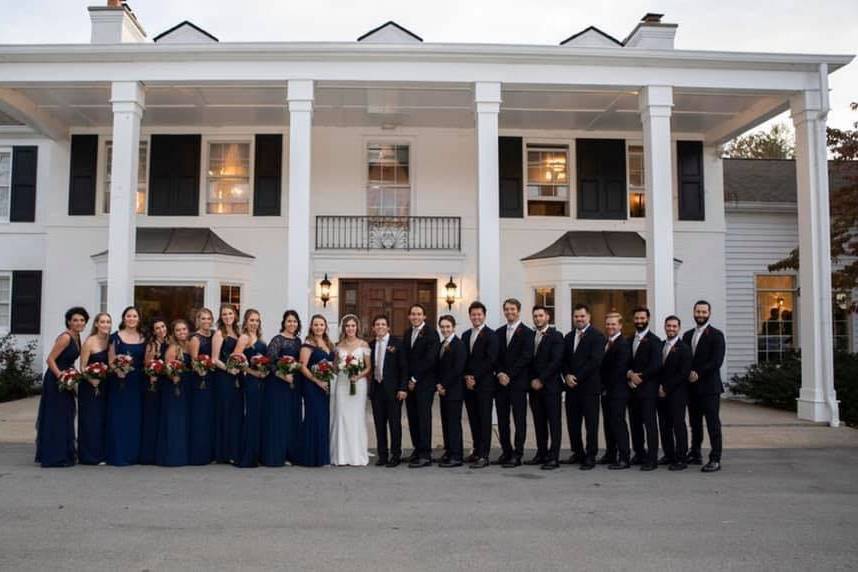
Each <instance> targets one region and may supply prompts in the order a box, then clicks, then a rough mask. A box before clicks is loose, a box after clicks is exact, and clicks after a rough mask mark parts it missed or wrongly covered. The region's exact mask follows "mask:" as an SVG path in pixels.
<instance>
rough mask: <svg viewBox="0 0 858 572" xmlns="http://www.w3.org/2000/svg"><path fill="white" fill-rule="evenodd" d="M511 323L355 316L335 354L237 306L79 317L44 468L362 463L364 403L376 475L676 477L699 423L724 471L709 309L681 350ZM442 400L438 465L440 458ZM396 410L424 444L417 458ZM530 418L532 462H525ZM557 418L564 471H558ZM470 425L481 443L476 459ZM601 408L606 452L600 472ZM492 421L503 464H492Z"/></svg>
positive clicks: (672, 330) (696, 443)
mask: <svg viewBox="0 0 858 572" xmlns="http://www.w3.org/2000/svg"><path fill="white" fill-rule="evenodd" d="M503 312H504V318H505V320H506V324H505V325H504V326H501V327H500V328H498V329H496V330H495V329H491V328H489V327H488V326H487V325H486V308H485V306H484V305H483V304H482V303H480V302H473V303H472V304H471V305H470V307H469V309H468V315H469V320H470V327H468V328H466V329H464V331H463V332H462V334H461V337H460V336H459V335H457V333H456V329H457V324H456V319H455V317H453V316H451V315H444V316H442V317H441V318H440V319H439V320H438V323H437V324H431V325H430V324H427V323H426V310H425V308H424V307H423V306H421V305H420V304H413V305H412V306H411V308H410V310H409V321H410V325H411V326H410V327H409V328H408V330H407V331H406V332H404V333H403V334H402V335H401V336H396V335H393V334H392V333H391V332H390V320H389V318H388V317H387V316H384V315H379V316H376V317H375V318H373V323H372V324H371V326H372V332H373V336H372V339H371V340H369V341H368V342H367V341H364V340H363V339H361V338H360V337H359V332H360V331H361V324H360V321H359V319H358V317H357V316H354V315H346V316H344V317H343V318H342V319H341V321H340V324H339V327H338V330H339V331H338V332H337V341H336V342H333V341H332V339H331V335H333V334H331V335H329V326H328V322H327V320H326V318H325V317H324V316H322V315H314V316H312V317H311V318H310V323H309V325H308V331H307V332H306V334H304V333H303V332H302V322H301V317H300V316H299V315H298V314H297V313H296V312H295V311H292V310H287V311H286V312H285V313H284V314H283V316H282V319H281V321H280V324H279V332H278V333H277V334H276V335H274V336H273V337H271V338H270V340H269V341H268V342H267V343H266V342H265V340H264V338H263V328H262V319H261V316H260V314H259V312H257V311H256V310H253V309H249V310H246V311H245V312H244V315H243V316H241V317H240V316H239V314H238V311H237V309H236V307H235V306H232V305H230V304H224V305H222V306H221V308H220V310H219V313H218V316H217V317H215V316H214V314H213V313H212V312H211V311H210V310H209V309H207V308H203V309H200V310H199V311H197V312H196V316H195V320H194V323H193V324H190V323H188V322H187V321H186V320H183V319H179V320H174V321H171V322H169V323H168V322H167V321H165V320H163V319H159V318H155V319H153V320H151V322H150V323H148V324H145V325H144V324H143V323H142V322H141V314H140V312H139V310H138V309H137V308H135V307H129V308H126V309H125V310H124V311H123V312H122V315H121V316H120V317H119V323H118V324H114V321H113V319H112V317H111V316H110V315H109V314H107V313H100V314H98V315H96V316H95V317H94V318H93V320H92V326H91V329H90V331H89V334H88V335H87V336H85V337H84V335H83V334H84V331H85V330H86V326H87V323H88V322H89V315H88V313H87V311H86V310H85V309H84V308H81V307H75V308H71V309H69V310H68V311H67V312H66V315H65V323H66V330H65V331H63V332H62V333H61V334H60V335H59V336H58V337H57V339H56V341H55V343H54V345H53V347H52V349H51V351H50V353H49V355H48V357H47V360H46V361H47V365H48V369H47V371H46V372H45V375H44V378H43V388H42V397H41V400H40V404H39V414H38V420H37V436H36V462H38V463H40V464H41V465H42V466H43V467H68V466H72V465H74V464H76V463H81V464H88V465H104V464H107V465H114V466H126V465H135V464H154V465H161V466H169V467H175V466H183V465H207V464H210V463H222V464H231V465H234V466H237V467H257V466H270V467H280V466H284V465H287V464H288V465H302V466H326V465H338V466H363V465H367V464H368V463H369V453H368V436H367V426H368V423H367V419H366V415H367V407H366V403H367V401H368V400H369V401H370V402H371V410H372V415H373V420H374V427H375V433H376V440H377V445H378V447H377V460H376V462H375V464H376V466H383V467H391V468H392V467H396V466H398V465H400V464H401V463H403V462H407V463H408V466H409V467H411V468H423V467H428V466H431V465H433V464H438V465H439V466H441V467H446V468H453V467H460V466H462V465H464V464H468V465H469V466H470V467H471V468H473V469H481V468H484V467H487V466H489V465H490V464H497V465H500V466H502V467H504V468H514V467H517V466H520V465H522V464H525V465H538V466H539V467H540V468H542V469H544V470H551V469H556V468H558V467H559V466H560V464H561V463H565V464H571V465H578V466H579V468H580V469H582V470H588V469H592V468H594V467H596V465H597V464H602V465H607V466H608V468H610V469H615V470H616V469H627V468H629V467H631V466H632V465H640V468H641V469H642V470H654V469H656V468H657V467H658V466H659V465H667V466H669V468H670V469H671V470H682V469H685V468H686V467H687V465H689V464H700V465H702V464H703V463H702V454H701V447H702V441H703V432H702V431H703V420H704V419H705V421H706V427H707V431H708V435H709V441H710V445H711V451H710V455H709V462H708V463H707V464H706V465H705V466H704V467H703V470H704V471H706V472H712V471H717V470H719V469H720V457H721V430H720V420H719V413H718V405H719V402H720V393H721V392H722V391H723V388H722V384H721V380H720V367H721V363H722V362H723V359H724V336H723V334H722V333H721V332H720V331H719V330H717V329H716V328H714V327H713V326H711V325H710V324H709V317H710V312H711V307H710V305H709V304H708V303H707V302H705V301H699V302H697V303H696V304H695V306H694V318H695V322H696V324H695V327H694V328H693V329H691V330H688V331H687V332H686V333H685V334H684V335H680V320H679V318H678V317H676V316H669V317H668V318H667V319H666V320H665V322H664V324H663V327H664V332H665V336H666V339H665V340H661V339H660V338H659V337H658V336H657V335H656V334H655V333H653V332H652V331H651V329H650V324H649V318H650V313H649V310H648V309H646V308H643V307H641V308H636V309H635V310H634V312H633V313H632V316H631V318H632V320H633V323H634V326H635V333H634V335H632V336H631V337H629V338H624V337H623V336H622V327H623V316H621V315H619V314H617V313H609V314H608V315H607V317H606V320H605V324H604V332H605V333H602V332H601V331H600V330H598V329H597V328H596V326H594V325H592V324H591V323H590V309H589V308H588V307H587V306H585V305H578V306H576V307H575V310H574V315H573V319H574V323H575V329H574V330H573V331H571V332H569V333H568V334H567V335H566V336H565V337H564V336H563V335H562V334H561V332H559V331H558V330H556V329H555V328H554V327H553V326H551V325H550V324H549V321H550V316H549V313H548V310H547V309H546V308H545V307H543V306H539V305H537V306H534V307H533V309H532V316H531V317H532V320H533V326H534V327H533V328H531V327H528V326H527V325H525V324H524V323H523V322H522V319H521V303H520V302H519V301H518V300H515V299H508V300H506V301H505V302H504V304H503ZM302 336H303V337H302ZM436 395H437V396H438V398H439V401H440V414H441V420H440V421H441V423H440V424H441V428H442V433H443V454H442V455H440V456H439V457H437V458H433V456H432V426H433V423H432V414H433V413H432V412H433V402H434V399H435V397H436ZM564 396H565V397H564ZM564 401H565V407H564ZM403 403H404V404H405V408H406V413H407V420H408V423H407V425H408V430H409V432H410V436H411V442H412V443H413V449H412V451H411V453H410V456H409V457H407V458H405V457H404V456H403V451H402V425H403V423H402V405H403ZM528 403H529V407H530V411H531V414H532V417H533V427H534V431H535V438H536V446H537V450H536V453H535V455H534V456H533V457H532V458H530V459H527V460H525V459H524V458H523V457H524V445H525V440H526V434H527V426H528V423H527V414H528V411H527V410H528ZM563 409H565V413H566V425H567V430H568V434H569V438H570V448H571V456H570V457H569V458H568V459H563V460H561V459H560V457H561V453H560V449H561V434H562V415H563ZM463 410H464V411H466V412H467V416H468V426H469V429H470V433H471V437H472V442H473V449H472V451H471V453H470V455H469V456H468V457H465V454H464V450H463V434H462V433H463V432H462V421H463ZM600 410H601V414H602V416H603V417H604V420H603V426H604V428H603V431H604V441H605V443H606V449H605V451H604V454H603V455H602V456H601V457H598V444H599V439H598V431H599V426H600V423H599V417H600ZM493 412H494V413H495V414H496V416H497V427H498V437H499V445H500V449H501V454H500V456H499V457H497V458H496V459H493V460H490V459H489V452H490V450H491V446H492V436H493ZM686 412H687V414H688V417H689V421H690V425H691V439H690V447H689V438H688V434H687V428H686ZM513 427H514V431H513ZM585 435H586V437H585ZM630 437H631V438H630ZM659 443H661V448H662V451H663V455H662V456H661V458H659Z"/></svg>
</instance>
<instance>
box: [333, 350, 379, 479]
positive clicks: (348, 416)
mask: <svg viewBox="0 0 858 572" xmlns="http://www.w3.org/2000/svg"><path fill="white" fill-rule="evenodd" d="M348 353H349V352H348V351H347V350H345V349H342V348H337V362H340V361H341V360H342V355H344V354H345V355H348ZM351 354H352V355H355V356H359V357H361V358H362V359H363V363H364V365H366V364H368V363H369V360H370V355H371V354H370V350H369V348H362V347H361V348H357V349H356V350H354V351H353V352H351ZM356 389H357V391H356V393H355V395H350V394H349V377H348V375H347V374H346V373H345V372H340V373H338V374H337V376H336V377H335V378H334V380H333V382H332V385H331V464H333V465H351V466H365V465H368V464H369V450H368V448H367V447H368V435H367V430H366V390H367V381H366V378H365V377H362V378H360V379H358V380H357V383H356Z"/></svg>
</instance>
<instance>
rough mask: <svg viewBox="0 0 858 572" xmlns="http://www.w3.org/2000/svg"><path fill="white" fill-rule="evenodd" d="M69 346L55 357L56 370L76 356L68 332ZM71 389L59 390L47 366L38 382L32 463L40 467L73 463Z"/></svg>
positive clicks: (67, 365) (73, 410)
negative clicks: (34, 456) (39, 392)
mask: <svg viewBox="0 0 858 572" xmlns="http://www.w3.org/2000/svg"><path fill="white" fill-rule="evenodd" d="M61 335H67V336H69V338H70V339H69V345H68V346H66V347H65V349H64V350H63V351H62V352H60V355H58V356H57V360H56V361H57V367H58V368H59V370H60V371H63V370H65V369H68V368H70V367H72V366H74V361H75V360H76V359H77V358H78V356H79V355H80V348H79V347H78V342H77V341H75V340H74V339H73V338H72V337H71V334H69V333H68V332H64V333H63V334H61ZM74 414H75V403H74V392H73V391H60V388H59V386H58V385H57V377H56V376H55V375H54V372H52V371H51V369H50V368H48V371H46V372H45V377H44V378H43V381H42V397H41V399H40V400H39V416H38V421H37V422H36V462H37V463H41V465H42V466H43V467H71V466H72V465H74Z"/></svg>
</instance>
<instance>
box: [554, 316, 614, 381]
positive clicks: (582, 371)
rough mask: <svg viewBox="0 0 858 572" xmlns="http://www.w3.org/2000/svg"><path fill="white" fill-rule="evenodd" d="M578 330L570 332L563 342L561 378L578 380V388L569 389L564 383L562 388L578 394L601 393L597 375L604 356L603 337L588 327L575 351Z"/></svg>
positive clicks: (591, 327) (600, 333)
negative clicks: (571, 376)
mask: <svg viewBox="0 0 858 572" xmlns="http://www.w3.org/2000/svg"><path fill="white" fill-rule="evenodd" d="M577 334H578V330H572V331H571V332H569V333H568V334H566V337H565V338H564V340H563V376H564V377H565V376H566V375H569V374H571V375H574V376H575V379H577V380H578V386H577V387H575V389H571V388H570V387H569V386H568V385H566V383H565V379H564V383H563V386H564V387H565V388H566V390H567V391H577V392H579V393H592V394H594V395H595V394H598V393H601V391H602V384H601V380H600V375H599V367H600V366H601V364H602V357H603V356H604V355H605V336H604V334H602V332H600V331H599V330H597V329H596V328H595V327H593V326H592V325H590V327H588V328H587V331H586V332H584V336H583V337H582V338H581V341H580V342H578V349H577V350H576V349H575V336H576V335H577Z"/></svg>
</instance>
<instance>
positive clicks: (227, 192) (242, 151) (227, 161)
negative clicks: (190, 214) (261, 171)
mask: <svg viewBox="0 0 858 572" xmlns="http://www.w3.org/2000/svg"><path fill="white" fill-rule="evenodd" d="M206 187H207V195H206V196H207V200H206V212H207V213H209V214H247V213H248V212H250V143H240V142H212V143H209V164H208V177H207V183H206Z"/></svg>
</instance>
